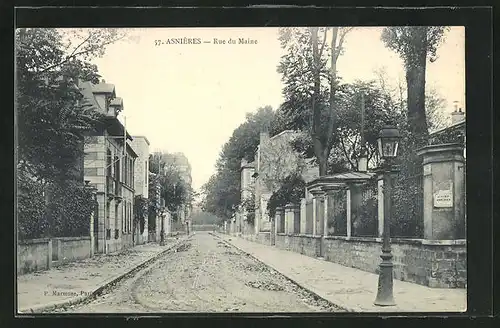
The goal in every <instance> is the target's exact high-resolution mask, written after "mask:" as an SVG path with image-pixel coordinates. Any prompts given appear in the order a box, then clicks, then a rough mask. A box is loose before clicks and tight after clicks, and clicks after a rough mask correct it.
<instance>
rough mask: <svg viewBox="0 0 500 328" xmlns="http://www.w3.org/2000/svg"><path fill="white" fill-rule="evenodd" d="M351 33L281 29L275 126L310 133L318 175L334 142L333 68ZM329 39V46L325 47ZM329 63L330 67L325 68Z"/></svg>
mask: <svg viewBox="0 0 500 328" xmlns="http://www.w3.org/2000/svg"><path fill="white" fill-rule="evenodd" d="M351 29H352V28H337V27H333V28H317V27H311V28H281V29H280V37H279V39H280V42H281V46H282V48H283V49H284V50H285V55H284V56H282V58H281V61H280V64H279V66H278V72H279V73H281V75H282V81H283V83H284V85H285V87H284V89H283V96H284V98H285V101H284V103H283V104H282V105H281V106H280V108H279V115H278V118H279V120H277V123H276V124H275V126H279V127H280V128H281V129H282V128H283V127H284V126H285V127H287V128H288V129H298V130H303V131H308V132H309V133H310V135H311V139H312V145H313V151H314V155H315V157H316V159H317V162H318V164H319V168H320V175H325V174H326V171H327V160H328V157H329V155H330V151H331V149H332V147H333V144H334V142H335V139H336V134H335V131H336V116H337V113H336V112H335V108H336V96H335V93H336V90H337V86H338V77H337V69H336V65H337V59H338V57H339V56H340V54H341V53H342V51H343V43H344V39H345V36H346V35H347V33H348V32H349V31H350V30H351ZM329 36H330V37H331V43H330V44H327V43H326V40H327V37H329ZM328 59H330V67H327V62H328ZM275 129H276V127H275Z"/></svg>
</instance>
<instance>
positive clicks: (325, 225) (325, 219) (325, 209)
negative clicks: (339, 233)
mask: <svg viewBox="0 0 500 328" xmlns="http://www.w3.org/2000/svg"><path fill="white" fill-rule="evenodd" d="M324 199H325V200H324V203H323V206H324V207H323V212H324V213H323V236H324V237H326V236H328V215H329V214H330V213H328V206H329V201H330V200H329V194H328V192H326V191H325V194H324Z"/></svg>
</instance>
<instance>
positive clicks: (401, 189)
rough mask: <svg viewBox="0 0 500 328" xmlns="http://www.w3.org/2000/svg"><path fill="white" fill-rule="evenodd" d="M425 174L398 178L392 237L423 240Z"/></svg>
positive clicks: (395, 184)
mask: <svg viewBox="0 0 500 328" xmlns="http://www.w3.org/2000/svg"><path fill="white" fill-rule="evenodd" d="M423 213H424V190H423V172H422V170H419V171H418V172H417V173H416V174H414V175H410V176H406V177H401V178H396V179H395V181H394V185H393V198H392V207H391V236H394V237H405V238H422V237H423V223H424V216H423Z"/></svg>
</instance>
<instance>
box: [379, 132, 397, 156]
mask: <svg viewBox="0 0 500 328" xmlns="http://www.w3.org/2000/svg"><path fill="white" fill-rule="evenodd" d="M400 139H401V135H400V134H399V130H398V129H397V128H396V127H394V126H392V125H386V126H384V127H383V128H382V130H380V133H379V136H378V139H377V143H378V152H379V155H380V157H381V158H382V159H392V158H395V157H396V156H397V155H398V148H399V141H400Z"/></svg>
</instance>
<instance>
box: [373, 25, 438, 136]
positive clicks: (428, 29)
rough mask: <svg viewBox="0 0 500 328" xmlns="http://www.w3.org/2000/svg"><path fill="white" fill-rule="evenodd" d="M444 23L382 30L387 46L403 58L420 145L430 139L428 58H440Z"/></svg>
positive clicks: (414, 129)
mask: <svg viewBox="0 0 500 328" xmlns="http://www.w3.org/2000/svg"><path fill="white" fill-rule="evenodd" d="M446 29H447V28H446V27H443V26H394V27H386V28H384V30H383V31H382V36H381V39H382V41H383V42H384V43H385V45H386V46H387V47H388V48H389V49H391V50H393V51H395V52H397V53H398V54H399V56H400V57H401V59H402V60H403V63H404V66H405V71H406V84H407V88H408V93H407V106H408V116H407V120H408V125H409V129H410V132H411V134H412V135H413V137H414V138H415V140H416V143H417V145H421V144H423V143H425V142H426V141H427V138H428V133H429V131H428V124H427V118H426V111H425V71H426V64H427V58H429V60H430V62H434V61H435V60H436V59H437V54H436V52H437V48H438V47H439V45H440V44H441V42H442V41H443V35H444V32H445V31H446Z"/></svg>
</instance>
